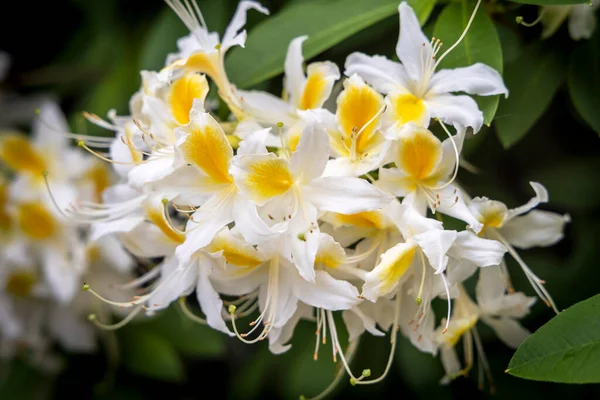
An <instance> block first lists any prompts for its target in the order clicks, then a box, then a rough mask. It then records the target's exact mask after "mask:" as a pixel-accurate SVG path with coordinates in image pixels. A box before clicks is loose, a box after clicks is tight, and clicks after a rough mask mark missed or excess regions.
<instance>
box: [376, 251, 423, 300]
mask: <svg viewBox="0 0 600 400" xmlns="http://www.w3.org/2000/svg"><path fill="white" fill-rule="evenodd" d="M416 248H417V247H416V244H413V243H400V244H397V245H396V246H394V247H392V248H391V249H389V250H388V251H386V252H385V253H383V254H382V255H381V262H380V263H379V264H378V265H377V266H376V267H375V269H374V271H375V270H378V274H377V276H378V278H379V281H380V282H381V289H380V290H381V294H382V295H385V294H387V293H389V292H390V290H392V288H393V287H394V285H395V284H396V283H397V282H398V281H399V280H400V278H402V276H403V275H404V273H405V272H406V271H407V270H408V267H410V264H411V263H412V261H413V259H414V257H415V251H416Z"/></svg>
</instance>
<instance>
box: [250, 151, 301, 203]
mask: <svg viewBox="0 0 600 400" xmlns="http://www.w3.org/2000/svg"><path fill="white" fill-rule="evenodd" d="M243 183H244V185H245V186H246V188H247V189H248V191H249V192H250V193H249V194H250V196H251V197H252V199H253V200H254V201H256V202H257V203H259V202H264V201H266V200H269V199H271V198H273V197H275V196H279V195H282V194H284V193H285V192H287V191H288V190H289V189H290V188H291V187H292V184H293V183H294V180H293V178H292V174H291V173H290V170H289V168H288V162H287V160H284V159H282V158H275V157H273V158H267V159H262V160H259V161H255V162H253V163H251V164H250V165H249V171H248V174H247V176H246V177H245V179H244V182H243Z"/></svg>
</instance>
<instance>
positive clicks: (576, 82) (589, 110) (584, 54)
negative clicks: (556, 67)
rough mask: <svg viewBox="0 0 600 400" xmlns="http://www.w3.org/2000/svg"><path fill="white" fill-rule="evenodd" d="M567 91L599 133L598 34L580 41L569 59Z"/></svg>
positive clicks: (599, 66) (599, 41) (599, 60)
mask: <svg viewBox="0 0 600 400" xmlns="http://www.w3.org/2000/svg"><path fill="white" fill-rule="evenodd" d="M568 79H569V80H568V82H569V93H570V94H571V99H573V104H574V105H575V108H576V109H577V111H578V112H579V114H580V115H581V116H582V117H583V119H584V120H585V121H586V122H587V123H588V124H590V126H591V127H592V129H594V130H595V131H596V132H597V133H598V134H600V113H598V110H600V96H598V88H600V34H599V33H598V32H596V34H595V35H594V37H593V38H592V39H591V40H589V41H584V42H583V43H581V44H580V45H579V46H578V47H577V48H576V49H575V51H574V52H573V54H572V56H571V59H570V61H569V78H568Z"/></svg>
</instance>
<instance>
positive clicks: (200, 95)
mask: <svg viewBox="0 0 600 400" xmlns="http://www.w3.org/2000/svg"><path fill="white" fill-rule="evenodd" d="M207 93H208V82H207V81H206V77H205V76H204V75H200V74H195V73H190V74H187V75H184V76H183V77H181V78H180V79H178V80H177V81H175V82H174V83H173V84H172V85H171V88H170V92H169V106H170V107H171V113H172V114H173V117H174V118H175V120H176V121H177V122H178V123H179V124H180V125H186V124H187V123H189V122H190V110H191V109H192V105H193V103H194V100H195V99H200V100H203V101H204V98H205V97H206V94H207Z"/></svg>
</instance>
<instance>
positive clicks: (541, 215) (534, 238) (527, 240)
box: [500, 210, 571, 249]
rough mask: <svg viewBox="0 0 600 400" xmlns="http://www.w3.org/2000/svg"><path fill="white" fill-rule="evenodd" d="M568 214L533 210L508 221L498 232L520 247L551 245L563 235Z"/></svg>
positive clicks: (568, 218) (568, 217)
mask: <svg viewBox="0 0 600 400" xmlns="http://www.w3.org/2000/svg"><path fill="white" fill-rule="evenodd" d="M570 221H571V218H570V216H569V214H565V215H561V214H557V213H553V212H550V211H540V210H533V211H531V212H529V213H527V214H526V215H522V216H518V217H515V218H513V219H511V220H510V221H508V222H507V223H506V224H505V225H504V226H503V227H502V228H500V233H501V234H502V236H504V238H505V239H506V240H508V242H509V243H510V244H512V245H513V246H515V247H518V248H520V249H529V248H531V247H546V246H551V245H553V244H555V243H556V242H558V241H559V240H561V239H562V238H563V237H564V233H563V232H564V229H565V224H567V223H568V222H570Z"/></svg>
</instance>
